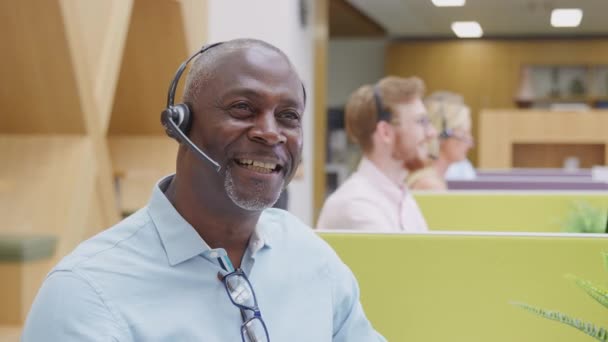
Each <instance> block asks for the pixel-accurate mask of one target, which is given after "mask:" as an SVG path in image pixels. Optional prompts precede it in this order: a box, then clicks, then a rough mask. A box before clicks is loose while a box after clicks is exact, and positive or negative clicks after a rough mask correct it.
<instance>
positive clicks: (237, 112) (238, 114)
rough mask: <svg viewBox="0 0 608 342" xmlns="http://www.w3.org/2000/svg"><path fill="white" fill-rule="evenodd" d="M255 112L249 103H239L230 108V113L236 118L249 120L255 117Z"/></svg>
mask: <svg viewBox="0 0 608 342" xmlns="http://www.w3.org/2000/svg"><path fill="white" fill-rule="evenodd" d="M254 112H255V110H254V109H253V107H252V106H251V105H250V104H249V103H247V102H237V103H235V104H233V105H231V106H230V109H229V113H230V115H232V116H233V117H235V118H248V117H250V116H251V115H253V114H254Z"/></svg>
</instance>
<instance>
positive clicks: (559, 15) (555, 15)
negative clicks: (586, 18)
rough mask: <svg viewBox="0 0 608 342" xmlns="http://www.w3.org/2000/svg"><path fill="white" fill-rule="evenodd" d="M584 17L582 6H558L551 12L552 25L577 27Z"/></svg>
mask: <svg viewBox="0 0 608 342" xmlns="http://www.w3.org/2000/svg"><path fill="white" fill-rule="evenodd" d="M582 19H583V10H581V9H580V8H556V9H554V10H553V11H552V12H551V26H553V27H577V26H578V25H580V24H581V20H582Z"/></svg>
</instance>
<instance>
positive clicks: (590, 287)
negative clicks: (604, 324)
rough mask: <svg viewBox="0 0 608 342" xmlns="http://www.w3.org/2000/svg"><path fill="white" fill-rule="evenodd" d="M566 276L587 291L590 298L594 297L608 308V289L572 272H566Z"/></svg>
mask: <svg viewBox="0 0 608 342" xmlns="http://www.w3.org/2000/svg"><path fill="white" fill-rule="evenodd" d="M566 278H568V279H570V280H573V281H574V282H575V283H576V285H578V287H580V288H581V289H583V290H584V291H585V292H587V294H588V295H589V296H591V298H593V299H595V300H596V301H597V302H598V303H600V304H602V305H603V306H604V307H606V308H608V290H606V289H605V288H603V287H600V286H598V285H595V284H594V283H592V282H590V281H588V280H585V279H582V278H579V277H577V276H575V275H572V274H567V275H566Z"/></svg>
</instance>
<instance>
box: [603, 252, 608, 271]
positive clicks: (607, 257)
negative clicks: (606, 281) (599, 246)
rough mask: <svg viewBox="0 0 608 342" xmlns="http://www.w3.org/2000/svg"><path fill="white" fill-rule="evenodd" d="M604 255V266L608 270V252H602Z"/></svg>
mask: <svg viewBox="0 0 608 342" xmlns="http://www.w3.org/2000/svg"><path fill="white" fill-rule="evenodd" d="M602 256H603V257H604V268H605V269H606V271H608V253H607V252H602Z"/></svg>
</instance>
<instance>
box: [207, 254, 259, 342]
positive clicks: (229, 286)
mask: <svg viewBox="0 0 608 342" xmlns="http://www.w3.org/2000/svg"><path fill="white" fill-rule="evenodd" d="M218 261H219V263H220V265H221V266H222V268H223V269H224V270H225V271H227V272H230V271H232V272H230V273H228V274H226V275H221V274H220V280H221V281H222V283H223V284H224V288H225V289H226V293H227V294H228V298H230V301H231V302H232V304H234V305H235V306H236V307H238V308H239V309H240V310H241V316H242V318H243V324H241V339H242V340H243V342H270V336H269V334H268V328H267V327H266V323H264V320H263V319H262V313H261V312H260V308H259V306H258V300H257V298H256V296H255V292H254V291H253V286H251V282H250V281H249V279H248V278H247V275H246V274H245V272H244V271H243V270H242V269H240V268H239V269H236V270H234V267H233V266H232V263H231V262H230V259H228V257H225V258H218Z"/></svg>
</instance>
